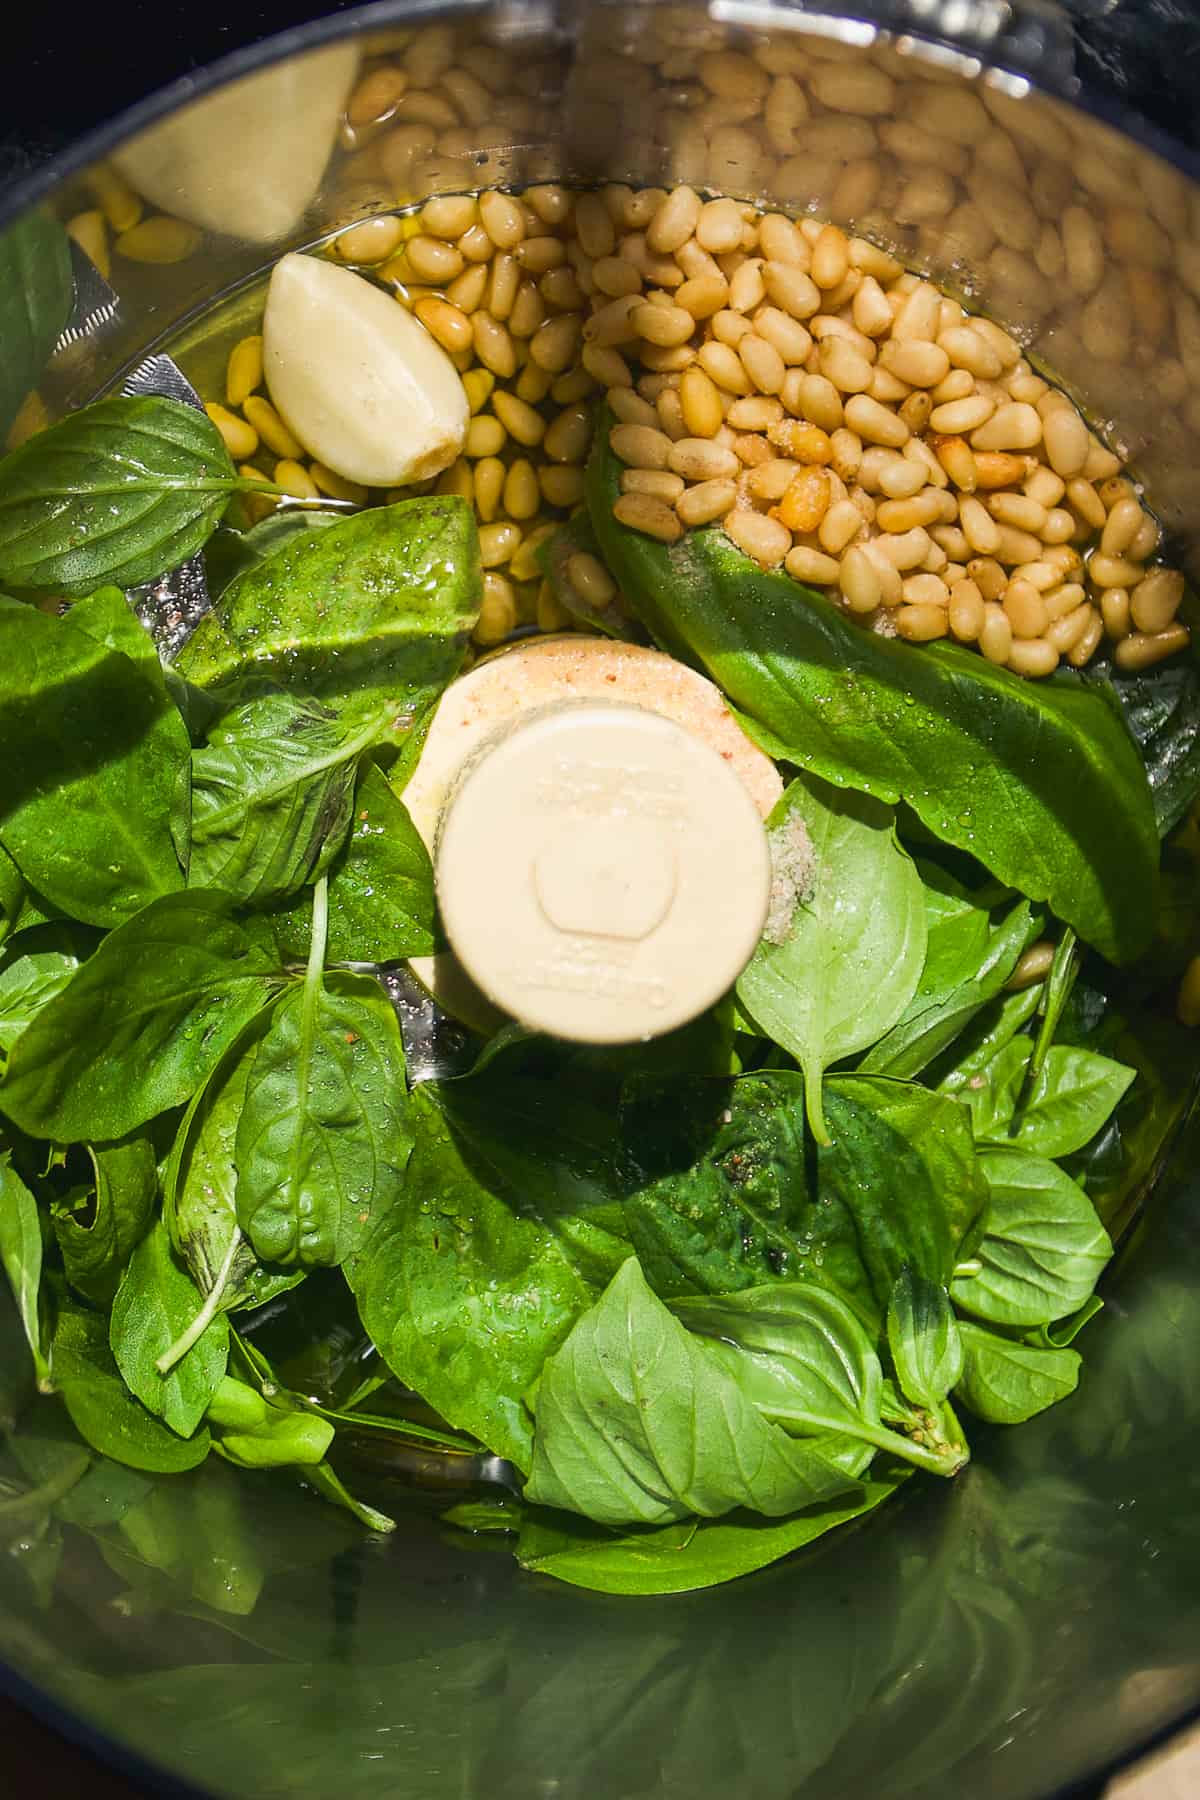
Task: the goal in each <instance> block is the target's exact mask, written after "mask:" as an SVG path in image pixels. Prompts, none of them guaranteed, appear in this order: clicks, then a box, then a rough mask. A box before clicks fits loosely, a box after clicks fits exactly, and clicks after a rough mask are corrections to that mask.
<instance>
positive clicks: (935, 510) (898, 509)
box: [875, 490, 942, 533]
mask: <svg viewBox="0 0 1200 1800" xmlns="http://www.w3.org/2000/svg"><path fill="white" fill-rule="evenodd" d="M941 516H942V503H941V496H940V495H939V494H936V493H933V492H931V491H930V490H924V491H923V492H921V493H917V494H913V495H911V496H910V497H909V498H908V499H904V500H884V501H883V502H882V503H881V504H880V505H879V506H878V507H876V509H875V523H876V524H877V525H878V526H879V529H880V530H881V531H886V532H895V533H901V532H905V531H911V530H912V529H913V527H914V526H915V525H932V524H933V522H934V521H935V519H940V518H941Z"/></svg>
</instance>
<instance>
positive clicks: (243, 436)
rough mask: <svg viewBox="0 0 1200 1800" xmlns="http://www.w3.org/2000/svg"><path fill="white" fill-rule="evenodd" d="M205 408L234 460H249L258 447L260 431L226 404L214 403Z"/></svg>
mask: <svg viewBox="0 0 1200 1800" xmlns="http://www.w3.org/2000/svg"><path fill="white" fill-rule="evenodd" d="M204 410H205V412H206V413H207V414H208V416H209V418H210V419H211V420H212V422H213V424H214V425H215V426H216V428H217V430H218V431H219V432H220V434H221V438H222V440H223V442H224V445H225V448H226V449H227V450H228V452H229V454H230V456H231V457H232V458H233V460H234V462H249V460H250V458H251V457H252V456H253V455H254V453H255V451H256V450H257V449H258V433H257V431H255V429H254V427H253V425H251V424H249V423H248V422H247V421H246V420H245V419H239V418H238V417H237V415H236V414H235V413H231V412H229V411H228V410H227V409H226V408H225V407H224V406H217V405H215V404H212V405H209V406H206V407H205V408H204Z"/></svg>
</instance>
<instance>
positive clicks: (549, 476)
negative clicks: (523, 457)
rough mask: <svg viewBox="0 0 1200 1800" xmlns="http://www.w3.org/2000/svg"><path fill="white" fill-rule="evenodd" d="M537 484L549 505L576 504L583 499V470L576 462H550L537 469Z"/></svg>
mask: <svg viewBox="0 0 1200 1800" xmlns="http://www.w3.org/2000/svg"><path fill="white" fill-rule="evenodd" d="M538 485H539V486H540V488H541V490H542V495H543V498H544V499H545V500H546V502H547V504H548V505H550V506H563V507H570V506H578V505H579V502H580V501H581V500H582V499H583V470H582V468H581V467H580V466H579V464H578V463H551V464H549V465H548V466H547V467H545V468H541V469H539V470H538Z"/></svg>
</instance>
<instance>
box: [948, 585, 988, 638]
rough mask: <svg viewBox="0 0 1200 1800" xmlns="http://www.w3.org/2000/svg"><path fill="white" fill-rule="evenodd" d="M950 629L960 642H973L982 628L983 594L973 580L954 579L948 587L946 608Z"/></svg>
mask: <svg viewBox="0 0 1200 1800" xmlns="http://www.w3.org/2000/svg"><path fill="white" fill-rule="evenodd" d="M948 617H949V622H950V630H951V631H952V632H953V634H954V636H955V637H956V638H957V639H958V641H959V643H960V644H973V643H975V642H976V641H977V639H978V637H979V633H980V631H981V630H982V628H983V621H984V604H983V595H982V594H981V593H980V591H979V588H978V586H977V585H976V583H975V582H973V581H971V580H969V579H964V580H961V581H956V582H955V583H954V585H953V586H952V587H951V589H950V601H949V608H948Z"/></svg>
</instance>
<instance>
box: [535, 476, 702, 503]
mask: <svg viewBox="0 0 1200 1800" xmlns="http://www.w3.org/2000/svg"><path fill="white" fill-rule="evenodd" d="M543 473H544V471H543ZM683 491H684V485H683V476H682V475H673V474H672V473H671V471H670V470H669V469H623V470H622V471H621V492H622V493H623V494H649V495H650V496H651V498H652V499H654V500H662V501H664V502H665V503H666V504H667V505H668V506H674V504H675V502H676V501H677V500H678V499H679V496H680V495H681V494H682V493H683Z"/></svg>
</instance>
